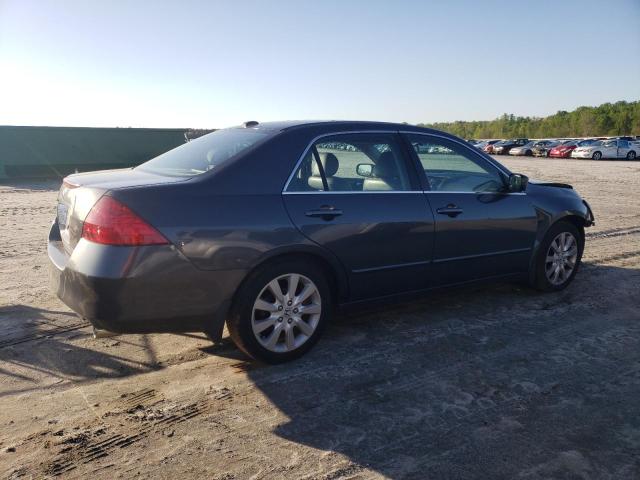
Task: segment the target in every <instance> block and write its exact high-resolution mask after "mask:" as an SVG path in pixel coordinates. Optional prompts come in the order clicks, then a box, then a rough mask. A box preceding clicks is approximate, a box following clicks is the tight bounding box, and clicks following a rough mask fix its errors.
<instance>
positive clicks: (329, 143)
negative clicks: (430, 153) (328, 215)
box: [286, 133, 411, 192]
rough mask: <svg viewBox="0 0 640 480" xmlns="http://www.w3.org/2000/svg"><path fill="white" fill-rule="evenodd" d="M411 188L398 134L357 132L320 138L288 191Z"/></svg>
mask: <svg viewBox="0 0 640 480" xmlns="http://www.w3.org/2000/svg"><path fill="white" fill-rule="evenodd" d="M408 190H411V185H410V181H409V176H408V174H407V170H406V167H405V160H404V157H403V154H402V148H401V147H400V144H399V143H398V139H397V137H396V136H395V134H382V133H380V134H378V133H357V134H356V133H354V134H344V135H332V136H327V137H323V138H321V139H319V140H318V141H316V142H315V143H314V144H313V145H311V147H310V148H309V149H308V150H307V152H306V154H305V156H304V158H303V159H302V162H301V163H300V166H299V167H298V168H297V170H296V172H295V173H294V175H293V177H292V178H291V180H290V182H289V184H288V186H287V189H286V191H287V192H313V191H316V192H318V191H329V192H383V191H408Z"/></svg>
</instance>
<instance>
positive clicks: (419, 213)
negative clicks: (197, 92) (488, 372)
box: [48, 122, 593, 363]
mask: <svg viewBox="0 0 640 480" xmlns="http://www.w3.org/2000/svg"><path fill="white" fill-rule="evenodd" d="M592 224H593V214H592V212H591V210H590V208H589V206H588V204H587V203H586V202H585V201H583V200H582V199H581V198H580V196H579V195H578V194H577V193H576V191H575V190H573V189H572V187H571V186H570V185H566V184H561V183H542V182H535V181H529V180H528V179H527V177H526V176H524V175H519V174H517V173H512V172H510V171H509V170H508V169H507V168H505V167H504V166H502V165H501V164H499V163H497V162H496V161H495V160H493V159H492V158H491V157H489V156H488V155H486V154H485V153H483V152H481V151H479V150H478V149H476V148H474V147H472V146H471V145H469V144H468V143H467V142H465V141H464V140H461V139H459V138H457V137H454V136H452V135H449V134H446V133H443V132H440V131H437V130H430V129H425V128H419V127H413V126H409V125H400V124H390V123H373V122H281V123H265V124H259V123H258V122H247V123H246V124H244V125H242V126H239V127H235V128H228V129H223V130H219V131H216V132H214V133H211V134H209V135H206V136H203V137H201V138H199V139H197V140H194V141H191V142H189V143H187V144H185V145H183V146H180V147H178V148H176V149H174V150H171V151H169V152H167V153H165V154H163V155H160V156H159V157H156V158H154V159H152V160H150V161H148V162H146V163H143V164H142V165H140V166H138V167H136V168H133V169H121V170H111V171H101V172H90V173H80V174H74V175H70V176H69V177H67V178H65V179H64V182H63V184H62V187H61V189H60V193H59V198H58V207H57V216H56V218H55V220H54V222H53V225H52V227H51V231H50V235H49V241H48V253H49V257H50V259H51V277H52V283H53V288H54V289H55V292H56V293H57V295H58V297H59V298H60V299H62V301H63V302H64V303H66V304H67V305H68V306H69V307H71V308H72V309H73V310H74V311H76V312H77V313H78V314H79V315H80V316H82V317H84V318H86V319H88V320H89V321H90V322H91V323H92V324H93V325H94V327H96V328H97V329H101V330H107V331H110V332H116V333H127V332H132V333H134V332H137V333H142V332H185V331H199V332H205V333H206V334H207V335H208V336H209V337H210V338H211V339H213V340H214V341H215V340H219V339H220V337H221V336H222V330H223V327H224V325H225V324H226V325H227V326H228V329H229V332H230V334H231V337H232V339H233V340H234V342H235V343H236V344H237V345H238V347H239V348H240V349H242V350H243V351H244V352H246V353H247V354H248V355H250V356H252V357H254V358H256V359H260V360H262V361H266V362H270V363H278V362H283V361H287V360H291V359H293V358H296V357H298V356H300V355H302V354H303V353H305V352H306V351H308V350H309V349H310V348H311V347H312V346H313V345H314V344H315V343H316V341H317V340H318V338H319V337H320V335H321V333H322V330H323V328H324V327H325V325H326V324H327V322H328V321H329V319H330V318H331V317H332V316H333V315H334V313H335V312H337V311H341V310H343V309H345V308H347V307H357V306H363V305H364V306H366V305H371V304H372V303H373V302H377V301H381V300H388V299H391V298H397V297H399V296H402V298H405V299H406V298H407V297H409V296H419V295H421V294H423V293H424V292H427V291H431V290H434V289H437V288H442V287H448V286H452V285H458V284H464V283H468V282H472V281H476V282H478V281H479V282H483V281H489V280H495V279H509V280H511V279H513V280H516V279H517V280H522V279H526V280H527V281H528V282H529V283H530V284H531V285H532V286H534V287H535V288H538V289H540V290H543V291H556V290H560V289H563V288H565V287H566V286H567V285H568V284H569V283H570V282H571V281H572V279H573V278H574V276H575V275H576V272H577V271H578V267H579V265H580V259H581V257H582V252H583V249H584V243H585V235H584V229H585V227H589V226H590V225H592Z"/></svg>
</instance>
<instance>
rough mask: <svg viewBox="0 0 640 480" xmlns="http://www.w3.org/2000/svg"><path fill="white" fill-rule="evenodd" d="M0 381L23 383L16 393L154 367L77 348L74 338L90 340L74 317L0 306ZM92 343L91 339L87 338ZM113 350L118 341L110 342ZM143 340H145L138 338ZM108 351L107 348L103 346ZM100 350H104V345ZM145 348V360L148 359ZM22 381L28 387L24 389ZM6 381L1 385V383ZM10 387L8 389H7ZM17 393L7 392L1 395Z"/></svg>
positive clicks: (30, 308) (154, 367) (25, 307)
mask: <svg viewBox="0 0 640 480" xmlns="http://www.w3.org/2000/svg"><path fill="white" fill-rule="evenodd" d="M0 329H1V330H2V332H3V334H2V337H0V377H6V378H7V379H9V378H11V377H13V378H14V379H16V380H22V381H23V382H22V386H20V387H18V391H27V390H30V389H31V386H32V388H38V385H39V382H40V381H42V380H44V381H51V378H55V379H57V380H59V381H63V380H72V381H74V383H82V382H85V381H91V380H95V379H101V378H116V377H123V376H128V375H135V374H138V373H143V372H146V371H150V370H153V369H156V368H157V366H156V364H155V362H153V361H152V360H150V361H148V362H145V361H142V362H141V361H134V360H132V359H129V358H125V357H122V356H120V355H118V353H117V349H114V352H113V353H108V352H105V351H100V350H98V349H93V348H88V347H85V346H81V345H79V344H78V342H74V341H70V339H71V338H75V339H82V338H85V339H90V338H91V332H90V330H89V325H88V323H87V322H85V321H83V320H81V319H79V318H78V317H77V316H76V315H75V314H72V313H69V312H64V311H55V310H47V309H41V308H35V307H31V306H28V305H10V306H6V307H0ZM89 341H91V340H89ZM107 341H111V342H112V343H113V344H114V346H117V344H118V342H119V340H115V339H114V340H111V339H108V340H107ZM143 341H144V338H143ZM103 344H104V346H106V347H107V348H108V344H106V343H104V342H103ZM103 348H104V347H103ZM152 355H153V352H152V351H151V349H150V352H149V353H148V356H152ZM24 381H26V384H27V385H30V387H27V388H26V389H24V384H25V382H24ZM8 383H9V382H5V381H3V382H2V384H3V385H5V386H6V385H7V384H8ZM9 388H11V387H9ZM12 393H16V391H15V390H13V389H10V390H7V391H5V390H4V389H2V391H0V396H5V395H9V394H12Z"/></svg>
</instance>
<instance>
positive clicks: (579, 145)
mask: <svg viewBox="0 0 640 480" xmlns="http://www.w3.org/2000/svg"><path fill="white" fill-rule="evenodd" d="M469 143H471V144H472V145H473V146H474V147H476V148H479V149H480V150H483V151H484V152H486V153H489V154H492V155H522V156H529V157H555V158H592V159H593V160H600V159H603V158H622V159H627V160H635V159H636V158H637V157H638V156H640V136H639V137H628V136H627V137H614V138H605V137H598V138H586V139H582V138H555V139H546V140H529V139H528V138H511V139H507V140H498V139H495V140H469Z"/></svg>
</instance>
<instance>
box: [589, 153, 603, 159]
mask: <svg viewBox="0 0 640 480" xmlns="http://www.w3.org/2000/svg"><path fill="white" fill-rule="evenodd" d="M591 158H593V159H594V160H600V159H601V158H602V153H600V152H593V155H591Z"/></svg>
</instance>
